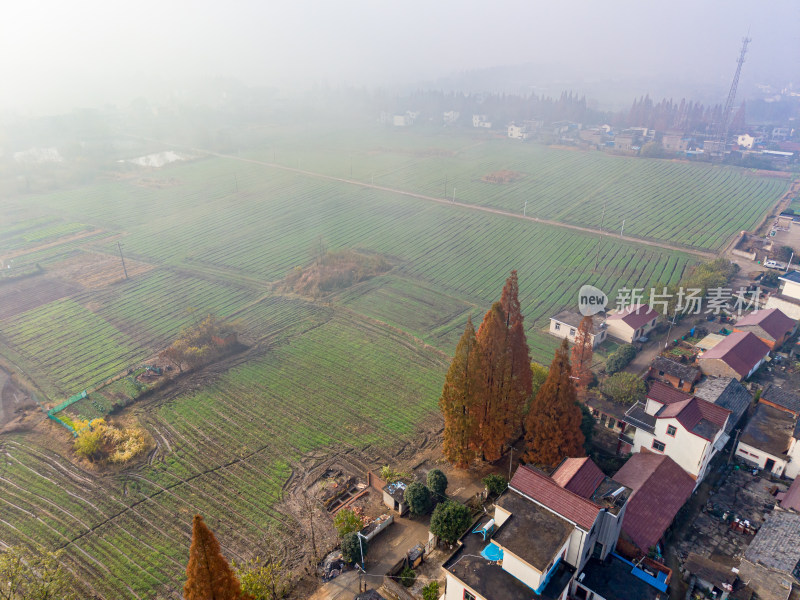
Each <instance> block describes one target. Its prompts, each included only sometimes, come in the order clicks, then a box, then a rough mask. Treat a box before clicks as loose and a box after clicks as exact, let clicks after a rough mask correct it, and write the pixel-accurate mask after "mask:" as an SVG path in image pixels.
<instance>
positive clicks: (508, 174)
mask: <svg viewBox="0 0 800 600" xmlns="http://www.w3.org/2000/svg"><path fill="white" fill-rule="evenodd" d="M523 177H525V174H524V173H520V172H519V171H509V170H502V171H493V172H491V173H489V174H488V175H484V176H483V177H481V181H485V182H487V183H512V182H514V181H517V180H518V179H522V178H523Z"/></svg>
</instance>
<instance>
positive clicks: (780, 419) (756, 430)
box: [736, 402, 800, 478]
mask: <svg viewBox="0 0 800 600" xmlns="http://www.w3.org/2000/svg"><path fill="white" fill-rule="evenodd" d="M797 436H800V431H798V428H797V418H796V417H795V416H794V415H793V414H792V413H790V412H787V411H785V410H781V409H779V408H775V407H773V406H769V405H768V404H762V403H760V402H759V404H758V405H757V406H756V410H755V412H754V413H753V416H752V417H751V418H750V421H748V423H747V426H746V427H745V428H744V429H743V430H742V434H741V436H740V437H739V443H738V444H737V445H736V458H739V459H741V460H743V461H745V462H747V463H748V464H751V465H754V466H756V467H758V468H759V469H763V470H765V471H769V472H770V473H772V474H773V475H775V476H777V477H780V476H786V477H791V478H795V477H797V473H798V471H800V445H798V443H797V441H798V440H797Z"/></svg>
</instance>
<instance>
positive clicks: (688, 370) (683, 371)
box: [653, 356, 700, 381]
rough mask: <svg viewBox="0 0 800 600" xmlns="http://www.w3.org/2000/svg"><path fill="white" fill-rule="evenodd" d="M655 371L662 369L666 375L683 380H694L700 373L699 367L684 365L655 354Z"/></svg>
mask: <svg viewBox="0 0 800 600" xmlns="http://www.w3.org/2000/svg"><path fill="white" fill-rule="evenodd" d="M653 369H654V370H655V371H659V372H660V371H663V372H664V373H665V374H667V375H672V376H673V377H677V378H678V379H683V380H684V381H694V380H695V378H696V377H698V376H699V375H700V369H698V368H697V367H691V366H689V365H684V364H682V363H679V362H678V361H675V360H670V359H668V358H667V357H665V356H657V357H656V359H655V360H654V361H653Z"/></svg>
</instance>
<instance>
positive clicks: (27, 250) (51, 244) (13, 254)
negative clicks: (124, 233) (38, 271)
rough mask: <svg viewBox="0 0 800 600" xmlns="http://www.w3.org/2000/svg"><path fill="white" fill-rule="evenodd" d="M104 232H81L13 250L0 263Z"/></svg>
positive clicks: (1, 257) (100, 230) (0, 258)
mask: <svg viewBox="0 0 800 600" xmlns="http://www.w3.org/2000/svg"><path fill="white" fill-rule="evenodd" d="M104 231H105V230H103V229H91V230H89V231H81V232H79V233H76V234H75V235H68V236H66V237H61V238H58V239H57V240H55V241H52V242H48V243H46V244H39V245H38V246H32V247H29V248H20V249H19V250H13V251H11V252H8V253H6V254H2V255H0V263H3V264H5V262H6V261H8V260H11V259H14V258H17V257H18V256H24V255H25V254H31V253H33V252H38V251H39V250H47V249H48V248H54V247H56V246H60V245H62V244H66V243H68V242H74V241H75V240H80V239H83V238H85V237H89V236H92V235H96V234H100V233H103V232H104Z"/></svg>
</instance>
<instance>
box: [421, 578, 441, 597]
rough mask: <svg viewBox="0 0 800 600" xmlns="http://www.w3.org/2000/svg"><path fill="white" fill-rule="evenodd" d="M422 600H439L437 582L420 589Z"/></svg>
mask: <svg viewBox="0 0 800 600" xmlns="http://www.w3.org/2000/svg"><path fill="white" fill-rule="evenodd" d="M422 600H439V582H438V581H431V582H430V583H429V584H428V585H426V586H425V587H424V588H422Z"/></svg>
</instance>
